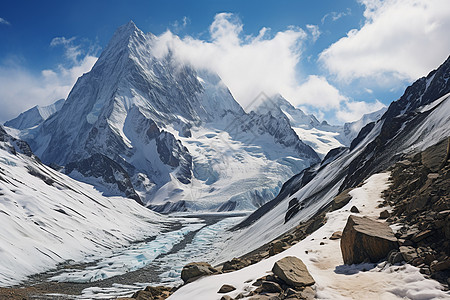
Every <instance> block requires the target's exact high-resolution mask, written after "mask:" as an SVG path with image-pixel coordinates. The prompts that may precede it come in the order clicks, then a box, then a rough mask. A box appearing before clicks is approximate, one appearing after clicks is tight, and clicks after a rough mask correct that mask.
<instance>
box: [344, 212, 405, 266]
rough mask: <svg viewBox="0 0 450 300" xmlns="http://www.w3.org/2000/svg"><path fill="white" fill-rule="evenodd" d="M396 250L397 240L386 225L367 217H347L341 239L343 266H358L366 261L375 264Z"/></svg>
mask: <svg viewBox="0 0 450 300" xmlns="http://www.w3.org/2000/svg"><path fill="white" fill-rule="evenodd" d="M397 248H398V243H397V238H396V237H395V236H394V233H393V232H392V229H391V228H390V227H389V226H388V225H387V224H385V223H380V222H377V221H374V220H372V219H370V218H367V217H357V216H349V217H348V220H347V224H346V225H345V228H344V231H343V233H342V238H341V251H342V258H343V259H344V263H345V264H348V265H350V264H358V263H362V262H364V261H366V260H368V261H371V262H377V261H379V260H380V259H382V258H384V257H386V256H387V255H388V254H389V252H390V251H391V250H393V249H397Z"/></svg>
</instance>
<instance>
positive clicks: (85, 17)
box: [0, 0, 450, 123]
mask: <svg viewBox="0 0 450 300" xmlns="http://www.w3.org/2000/svg"><path fill="white" fill-rule="evenodd" d="M129 20H133V21H134V22H135V23H136V25H137V26H138V27H139V28H140V29H141V30H142V31H144V32H152V33H153V34H155V35H157V36H158V37H160V39H161V41H162V43H170V44H174V45H175V47H177V48H178V49H179V51H180V52H181V53H182V56H183V57H184V58H186V59H188V60H189V59H190V60H194V61H195V63H196V64H199V66H202V65H205V66H208V67H211V68H213V70H214V71H216V72H217V73H219V75H221V77H222V78H223V79H224V81H225V82H226V83H227V85H228V86H229V87H230V89H231V91H232V93H233V95H234V96H235V97H236V99H237V100H238V101H239V102H240V103H241V104H243V106H245V104H246V103H248V101H250V100H249V99H252V97H254V95H256V94H258V93H259V92H260V91H264V92H266V93H268V94H271V93H277V92H278V93H281V94H282V95H283V96H285V98H287V99H288V100H289V101H290V102H291V103H293V104H294V105H296V106H298V107H301V108H302V109H304V110H306V111H307V112H312V113H315V114H316V115H317V116H318V117H319V118H322V119H323V118H325V119H327V120H329V121H331V122H332V123H341V122H344V121H352V120H354V119H357V118H359V117H360V116H361V114H362V113H364V112H369V111H371V110H375V109H378V108H380V107H382V106H383V105H388V104H389V103H390V102H391V101H393V100H395V99H397V98H398V97H399V96H400V95H401V94H402V92H403V90H404V89H405V87H406V86H407V85H408V84H410V83H411V82H412V81H413V80H414V79H416V78H418V77H420V76H424V75H426V74H427V73H428V72H429V71H431V70H432V69H434V68H436V67H438V66H439V64H440V63H442V62H443V61H444V60H445V59H446V58H447V56H448V55H449V50H450V38H449V37H448V36H449V35H448V30H449V29H450V26H449V25H450V21H449V20H450V9H449V5H448V3H446V0H412V1H411V0H385V1H379V0H359V1H350V0H345V1H331V0H330V1H219V0H214V1H211V0H207V1H174V0H172V1H70V2H69V1H39V2H37V1H2V3H1V4H0V41H1V42H0V107H2V108H3V109H1V110H0V121H5V120H7V119H10V118H12V117H14V116H15V115H17V114H18V113H20V112H21V111H23V110H25V109H27V108H30V107H32V106H34V105H36V104H39V105H46V104H49V103H52V102H53V101H54V100H57V99H59V98H63V97H66V96H67V93H68V92H69V91H70V88H71V86H72V85H73V84H74V82H75V80H76V78H77V77H78V76H80V75H81V74H82V73H83V72H87V71H88V70H89V69H90V67H92V64H93V63H95V60H96V58H97V57H98V56H99V54H100V53H101V50H102V49H103V48H104V47H105V46H106V45H107V43H108V41H109V39H110V38H111V37H112V35H113V33H114V31H115V29H116V28H117V27H118V26H120V25H122V24H124V23H127V22H128V21H129ZM264 28H265V29H264ZM168 30H169V31H170V32H171V33H170V34H168V32H167V31H168ZM261 30H263V31H261ZM175 35H178V36H179V37H180V38H181V39H178V38H177V37H176V36H175ZM199 51H207V53H209V54H210V57H208V58H205V59H200V60H199V58H198V57H197V56H196V55H195V53H198V52H199ZM219 54H220V55H219ZM222 56H223V61H224V63H223V64H220V63H215V62H214V60H216V59H217V60H220V59H221V57H222ZM231 58H233V60H231ZM208 59H209V60H208ZM212 62H213V63H212ZM266 62H271V63H266ZM234 66H236V67H234ZM239 66H241V69H239ZM242 68H244V70H245V71H246V72H245V73H246V74H242V73H243V72H242ZM248 70H250V71H248ZM244 75H245V77H243V76H244ZM263 83H264V84H263Z"/></svg>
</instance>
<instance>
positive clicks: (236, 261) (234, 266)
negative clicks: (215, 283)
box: [222, 258, 250, 272]
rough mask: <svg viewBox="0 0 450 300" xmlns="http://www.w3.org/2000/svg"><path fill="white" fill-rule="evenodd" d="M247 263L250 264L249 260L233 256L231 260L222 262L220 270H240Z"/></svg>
mask: <svg viewBox="0 0 450 300" xmlns="http://www.w3.org/2000/svg"><path fill="white" fill-rule="evenodd" d="M248 265H250V262H249V261H248V260H246V259H242V258H233V259H232V260H230V261H227V262H225V263H224V264H223V267H222V272H228V271H236V270H240V269H242V268H245V267H247V266H248Z"/></svg>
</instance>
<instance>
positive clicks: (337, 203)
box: [331, 189, 352, 210]
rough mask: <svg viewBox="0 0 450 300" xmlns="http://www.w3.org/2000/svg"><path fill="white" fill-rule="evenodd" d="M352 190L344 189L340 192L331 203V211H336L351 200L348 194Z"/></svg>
mask: <svg viewBox="0 0 450 300" xmlns="http://www.w3.org/2000/svg"><path fill="white" fill-rule="evenodd" d="M351 190H352V189H346V190H344V191H342V193H340V194H339V195H337V196H336V197H334V199H333V201H331V210H337V209H340V208H342V207H344V206H345V205H346V204H347V203H348V202H350V200H351V199H352V196H350V195H349V192H350V191H351Z"/></svg>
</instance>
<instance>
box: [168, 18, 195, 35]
mask: <svg viewBox="0 0 450 300" xmlns="http://www.w3.org/2000/svg"><path fill="white" fill-rule="evenodd" d="M189 24H191V20H190V19H189V18H188V17H186V16H184V17H183V18H182V19H181V20H176V21H175V22H173V23H172V24H171V27H172V29H173V31H174V32H180V31H181V30H183V29H184V28H186V27H187V26H188V25H189Z"/></svg>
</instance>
